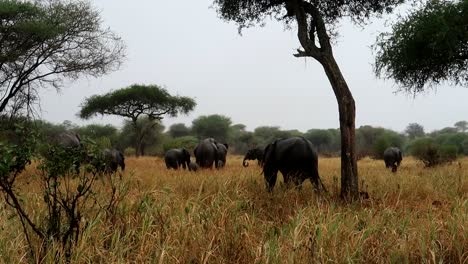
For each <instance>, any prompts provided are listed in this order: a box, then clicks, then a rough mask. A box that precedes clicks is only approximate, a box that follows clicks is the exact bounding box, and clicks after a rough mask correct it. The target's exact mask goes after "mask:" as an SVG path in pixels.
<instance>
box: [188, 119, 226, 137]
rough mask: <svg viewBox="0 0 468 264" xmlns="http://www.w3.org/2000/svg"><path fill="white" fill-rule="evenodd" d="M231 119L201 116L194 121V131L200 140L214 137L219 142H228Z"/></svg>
mask: <svg viewBox="0 0 468 264" xmlns="http://www.w3.org/2000/svg"><path fill="white" fill-rule="evenodd" d="M231 123H232V121H231V118H229V117H227V116H223V115H209V116H200V117H198V118H196V119H195V120H193V121H192V131H193V133H194V135H195V136H196V137H197V138H198V139H204V138H209V137H212V138H214V139H216V140H217V141H219V142H223V143H225V142H227V141H228V137H229V130H230V126H231Z"/></svg>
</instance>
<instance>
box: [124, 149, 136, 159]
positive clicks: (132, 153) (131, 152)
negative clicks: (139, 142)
mask: <svg viewBox="0 0 468 264" xmlns="http://www.w3.org/2000/svg"><path fill="white" fill-rule="evenodd" d="M124 155H125V157H133V156H135V155H136V150H135V148H132V147H128V148H125V150H124Z"/></svg>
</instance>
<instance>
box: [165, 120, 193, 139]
mask: <svg viewBox="0 0 468 264" xmlns="http://www.w3.org/2000/svg"><path fill="white" fill-rule="evenodd" d="M168 133H169V135H170V136H171V137H173V138H178V137H185V136H189V135H190V133H191V131H190V128H188V127H187V126H185V124H183V123H178V124H173V125H172V126H170V127H169V131H168Z"/></svg>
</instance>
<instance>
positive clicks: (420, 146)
mask: <svg viewBox="0 0 468 264" xmlns="http://www.w3.org/2000/svg"><path fill="white" fill-rule="evenodd" d="M409 149H410V152H411V154H412V155H413V156H414V157H415V158H417V159H419V160H421V161H422V162H423V163H424V165H425V166H426V167H432V166H436V165H440V164H443V163H446V162H451V161H454V160H455V159H456V158H457V156H458V148H457V147H456V146H454V145H439V144H437V143H435V141H434V139H432V138H419V139H416V140H414V141H413V142H412V143H411V145H410V147H409Z"/></svg>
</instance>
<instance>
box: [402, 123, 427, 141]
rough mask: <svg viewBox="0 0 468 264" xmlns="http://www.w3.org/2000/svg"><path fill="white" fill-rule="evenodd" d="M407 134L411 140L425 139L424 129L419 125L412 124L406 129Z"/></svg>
mask: <svg viewBox="0 0 468 264" xmlns="http://www.w3.org/2000/svg"><path fill="white" fill-rule="evenodd" d="M405 133H406V134H407V135H408V137H409V139H415V138H417V137H424V135H425V133H424V127H423V126H421V125H420V124H418V123H411V124H408V126H407V127H406V129H405Z"/></svg>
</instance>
